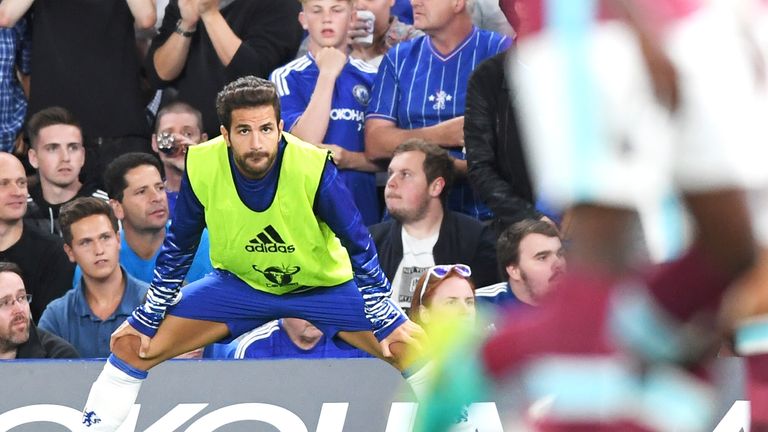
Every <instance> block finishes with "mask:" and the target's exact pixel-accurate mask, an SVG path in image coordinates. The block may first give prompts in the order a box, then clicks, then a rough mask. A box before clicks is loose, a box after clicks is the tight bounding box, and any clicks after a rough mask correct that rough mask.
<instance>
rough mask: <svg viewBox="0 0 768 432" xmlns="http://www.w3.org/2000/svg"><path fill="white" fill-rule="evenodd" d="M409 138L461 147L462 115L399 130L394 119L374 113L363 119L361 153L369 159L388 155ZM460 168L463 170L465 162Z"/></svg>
mask: <svg viewBox="0 0 768 432" xmlns="http://www.w3.org/2000/svg"><path fill="white" fill-rule="evenodd" d="M411 138H419V139H422V140H424V141H426V142H428V143H430V144H436V145H439V146H440V147H446V148H460V147H463V146H464V116H459V117H454V118H452V119H450V120H446V121H444V122H441V123H438V124H436V125H434V126H427V127H423V128H419V129H401V128H399V127H397V124H396V123H395V121H394V119H388V118H384V117H378V116H376V117H372V118H368V119H366V121H365V155H366V156H367V157H368V158H369V159H371V160H378V159H389V158H391V157H392V153H394V151H395V148H397V146H398V145H400V144H401V143H402V142H403V141H405V140H407V139H411ZM457 168H458V167H457ZM464 171H465V172H466V164H464Z"/></svg>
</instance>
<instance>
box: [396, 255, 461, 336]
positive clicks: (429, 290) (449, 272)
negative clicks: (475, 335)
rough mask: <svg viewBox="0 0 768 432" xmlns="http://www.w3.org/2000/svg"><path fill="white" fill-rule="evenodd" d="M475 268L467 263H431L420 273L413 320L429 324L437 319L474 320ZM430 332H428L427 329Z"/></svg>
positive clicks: (413, 301) (413, 304)
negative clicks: (473, 272) (473, 277)
mask: <svg viewBox="0 0 768 432" xmlns="http://www.w3.org/2000/svg"><path fill="white" fill-rule="evenodd" d="M470 276H472V269H471V268H470V267H469V266H467V265H465V264H444V265H437V266H433V267H430V268H429V269H427V271H426V272H425V273H424V274H423V275H421V277H419V279H418V281H417V286H416V289H415V290H414V292H413V299H412V300H411V305H410V306H411V308H410V309H411V310H410V316H411V319H413V320H414V322H416V323H418V324H425V325H426V326H425V328H426V329H433V327H430V326H429V325H428V324H429V323H430V321H432V320H434V319H436V318H437V319H461V320H466V321H467V322H468V323H473V322H474V321H475V316H476V310H475V283H474V282H472V279H470ZM427 335H429V333H427Z"/></svg>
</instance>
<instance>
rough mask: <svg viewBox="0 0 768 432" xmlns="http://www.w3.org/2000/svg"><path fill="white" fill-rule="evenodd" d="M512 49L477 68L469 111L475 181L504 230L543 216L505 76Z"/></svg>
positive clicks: (471, 168)
mask: <svg viewBox="0 0 768 432" xmlns="http://www.w3.org/2000/svg"><path fill="white" fill-rule="evenodd" d="M507 52H509V51H506V52H503V53H501V54H497V55H495V56H493V57H491V58H489V59H487V60H486V61H484V62H483V63H481V64H480V65H479V66H478V67H477V68H476V69H475V71H474V72H473V73H472V76H471V77H470V79H469V84H468V85H467V107H466V111H465V113H464V145H465V147H466V149H467V163H468V167H469V171H468V175H469V181H470V183H471V184H472V188H473V189H474V191H475V192H476V193H477V194H478V195H479V196H480V199H482V200H483V202H485V204H486V205H488V207H490V208H491V210H493V213H494V214H495V215H496V222H495V224H496V228H497V230H498V231H499V232H500V231H501V230H503V229H504V228H505V227H507V226H509V225H512V224H513V223H515V222H518V221H521V220H523V219H526V218H539V217H541V214H539V213H538V212H537V211H536V209H535V207H534V206H533V203H534V197H533V188H532V186H531V180H530V177H529V175H528V167H527V165H526V160H525V155H524V152H523V147H522V141H521V138H520V133H519V132H518V128H517V121H516V118H515V116H516V113H515V107H514V106H513V104H512V103H511V102H510V96H509V94H510V93H509V90H510V89H509V86H508V84H507V80H506V79H505V78H504V63H505V60H506V53H507Z"/></svg>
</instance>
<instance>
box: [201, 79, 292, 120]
mask: <svg viewBox="0 0 768 432" xmlns="http://www.w3.org/2000/svg"><path fill="white" fill-rule="evenodd" d="M266 105H271V106H272V108H274V110H275V121H277V122H278V123H280V97H278V96H277V89H276V88H275V85H274V84H272V82H271V81H269V80H265V79H263V78H258V77H255V76H252V75H250V76H244V77H241V78H238V79H236V80H235V81H232V82H231V83H229V84H227V85H225V86H224V88H223V89H221V91H220V92H219V94H218V95H217V96H216V114H217V115H218V116H219V122H221V124H222V126H224V128H226V129H227V131H230V128H231V127H232V125H231V123H232V111H234V110H236V109H240V108H254V107H262V106H266Z"/></svg>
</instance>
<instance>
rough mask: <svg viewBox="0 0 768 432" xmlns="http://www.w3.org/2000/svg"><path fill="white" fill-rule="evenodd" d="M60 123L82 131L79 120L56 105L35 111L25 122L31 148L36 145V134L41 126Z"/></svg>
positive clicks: (45, 126)
mask: <svg viewBox="0 0 768 432" xmlns="http://www.w3.org/2000/svg"><path fill="white" fill-rule="evenodd" d="M60 124H63V125H69V126H74V127H76V128H78V129H80V131H81V133H82V128H81V127H80V122H78V121H77V119H76V118H75V116H74V115H73V114H72V113H71V112H69V111H67V110H66V109H64V108H62V107H58V106H53V107H48V108H45V109H42V110H40V111H38V112H36V113H35V114H34V115H32V117H30V118H29V121H28V122H27V138H28V139H29V142H30V145H31V146H32V147H33V148H34V147H36V146H37V136H38V135H39V134H40V131H41V130H42V129H43V128H47V127H48V126H53V125H60Z"/></svg>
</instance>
